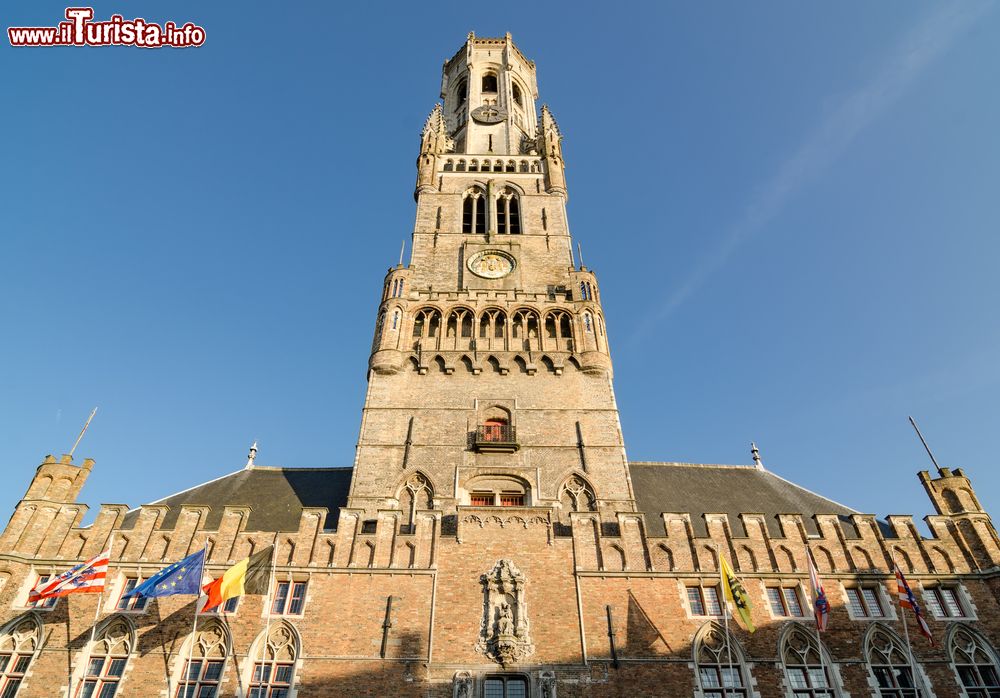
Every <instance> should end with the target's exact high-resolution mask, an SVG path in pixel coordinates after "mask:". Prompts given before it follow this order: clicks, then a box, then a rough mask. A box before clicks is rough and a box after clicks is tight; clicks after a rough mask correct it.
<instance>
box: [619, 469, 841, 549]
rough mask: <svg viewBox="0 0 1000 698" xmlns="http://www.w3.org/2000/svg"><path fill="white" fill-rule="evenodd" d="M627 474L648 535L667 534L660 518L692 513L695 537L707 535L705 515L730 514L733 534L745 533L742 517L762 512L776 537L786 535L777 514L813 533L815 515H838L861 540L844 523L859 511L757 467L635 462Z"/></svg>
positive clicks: (815, 530)
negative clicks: (666, 514)
mask: <svg viewBox="0 0 1000 698" xmlns="http://www.w3.org/2000/svg"><path fill="white" fill-rule="evenodd" d="M629 471H630V472H631V474H632V488H633V489H634V490H635V498H636V505H637V507H638V509H639V511H641V512H643V513H645V514H646V525H647V527H648V528H649V533H650V535H657V536H661V535H664V533H665V531H664V527H663V518H662V517H661V516H660V514H661V513H664V512H669V513H690V514H691V525H692V527H693V528H694V534H695V535H696V536H705V535H708V530H707V527H706V525H705V516H704V515H705V514H728V515H729V525H730V527H731V528H732V532H733V535H734V536H743V535H746V532H745V531H744V530H743V526H742V524H741V522H740V519H739V514H764V515H765V517H766V521H767V528H768V531H769V532H770V534H771V535H772V536H780V535H782V532H781V527H780V526H779V525H778V519H777V515H778V514H799V515H801V516H802V519H803V523H804V524H805V526H806V530H807V531H808V532H809V533H813V534H815V533H818V531H817V529H816V522H815V521H814V520H813V518H812V517H813V515H815V514H838V515H840V516H841V523H842V526H843V527H844V529H845V531H844V532H845V534H846V535H847V537H849V538H853V537H856V536H857V532H856V531H855V530H854V527H853V525H852V524H851V522H850V521H849V520H847V521H845V520H844V519H845V518H846V517H847V516H849V515H851V514H856V513H858V512H856V511H854V510H853V509H850V508H848V507H845V506H844V505H842V504H838V503H837V502H834V501H832V500H829V499H826V498H825V497H821V496H820V495H818V494H815V493H813V492H810V491H809V490H807V489H804V488H802V487H799V486H798V485H795V484H793V483H791V482H789V481H788V480H785V479H783V478H780V477H778V476H777V475H774V474H773V473H770V472H767V471H766V470H758V469H757V468H754V467H753V466H745V465H696V464H693V463H646V462H635V463H629Z"/></svg>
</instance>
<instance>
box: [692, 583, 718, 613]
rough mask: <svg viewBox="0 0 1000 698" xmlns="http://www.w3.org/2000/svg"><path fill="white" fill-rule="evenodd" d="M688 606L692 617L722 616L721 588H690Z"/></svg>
mask: <svg viewBox="0 0 1000 698" xmlns="http://www.w3.org/2000/svg"><path fill="white" fill-rule="evenodd" d="M687 597H688V606H690V608H691V615H692V616H721V615H722V605H721V604H720V603H719V587H714V586H712V587H688V588H687Z"/></svg>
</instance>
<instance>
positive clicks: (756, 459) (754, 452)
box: [750, 441, 764, 470]
mask: <svg viewBox="0 0 1000 698" xmlns="http://www.w3.org/2000/svg"><path fill="white" fill-rule="evenodd" d="M750 455H751V456H753V467H755V468H757V470H763V469H764V461H762V460H761V459H760V449H759V448H757V444H756V443H754V442H753V441H751V442H750Z"/></svg>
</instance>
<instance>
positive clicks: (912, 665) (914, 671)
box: [889, 556, 923, 696]
mask: <svg viewBox="0 0 1000 698" xmlns="http://www.w3.org/2000/svg"><path fill="white" fill-rule="evenodd" d="M889 559H890V560H892V573H893V577H894V578H895V582H896V587H897V592H896V605H897V606H898V607H899V615H901V616H903V637H904V638H905V639H906V653H907V655H909V658H910V672H911V676H910V681H911V682H912V683H913V695H914V696H917V695H919V693H918V691H917V663H916V660H915V659H914V658H913V645H911V644H910V629H909V627H908V625H907V622H906V608H905V607H904V606H903V604H901V603H899V601H900V599H899V591H898V589H899V576H898V575H899V574H900V573H899V567H897V566H896V559H895V557H894V556H893V557H890V558H889ZM921 683H923V682H922V681H921Z"/></svg>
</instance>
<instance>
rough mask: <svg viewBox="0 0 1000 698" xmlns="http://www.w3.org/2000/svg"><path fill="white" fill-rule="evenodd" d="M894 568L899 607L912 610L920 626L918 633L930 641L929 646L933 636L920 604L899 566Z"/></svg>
mask: <svg viewBox="0 0 1000 698" xmlns="http://www.w3.org/2000/svg"><path fill="white" fill-rule="evenodd" d="M895 568H896V588H897V589H898V591H899V605H900V606H901V607H902V608H912V609H913V615H915V616H916V617H917V625H919V626H920V633H921V634H922V635H923V636H924V637H926V638H927V639H928V640H930V641H931V645H933V644H934V636H933V635H931V629H930V627H929V626H928V625H927V621H926V620H924V612H923V611H921V610H920V604H918V603H917V597H915V596H914V595H913V592H912V591H910V585H909V584H907V583H906V577H904V576H903V571H902V570H901V569H899V565H895Z"/></svg>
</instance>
